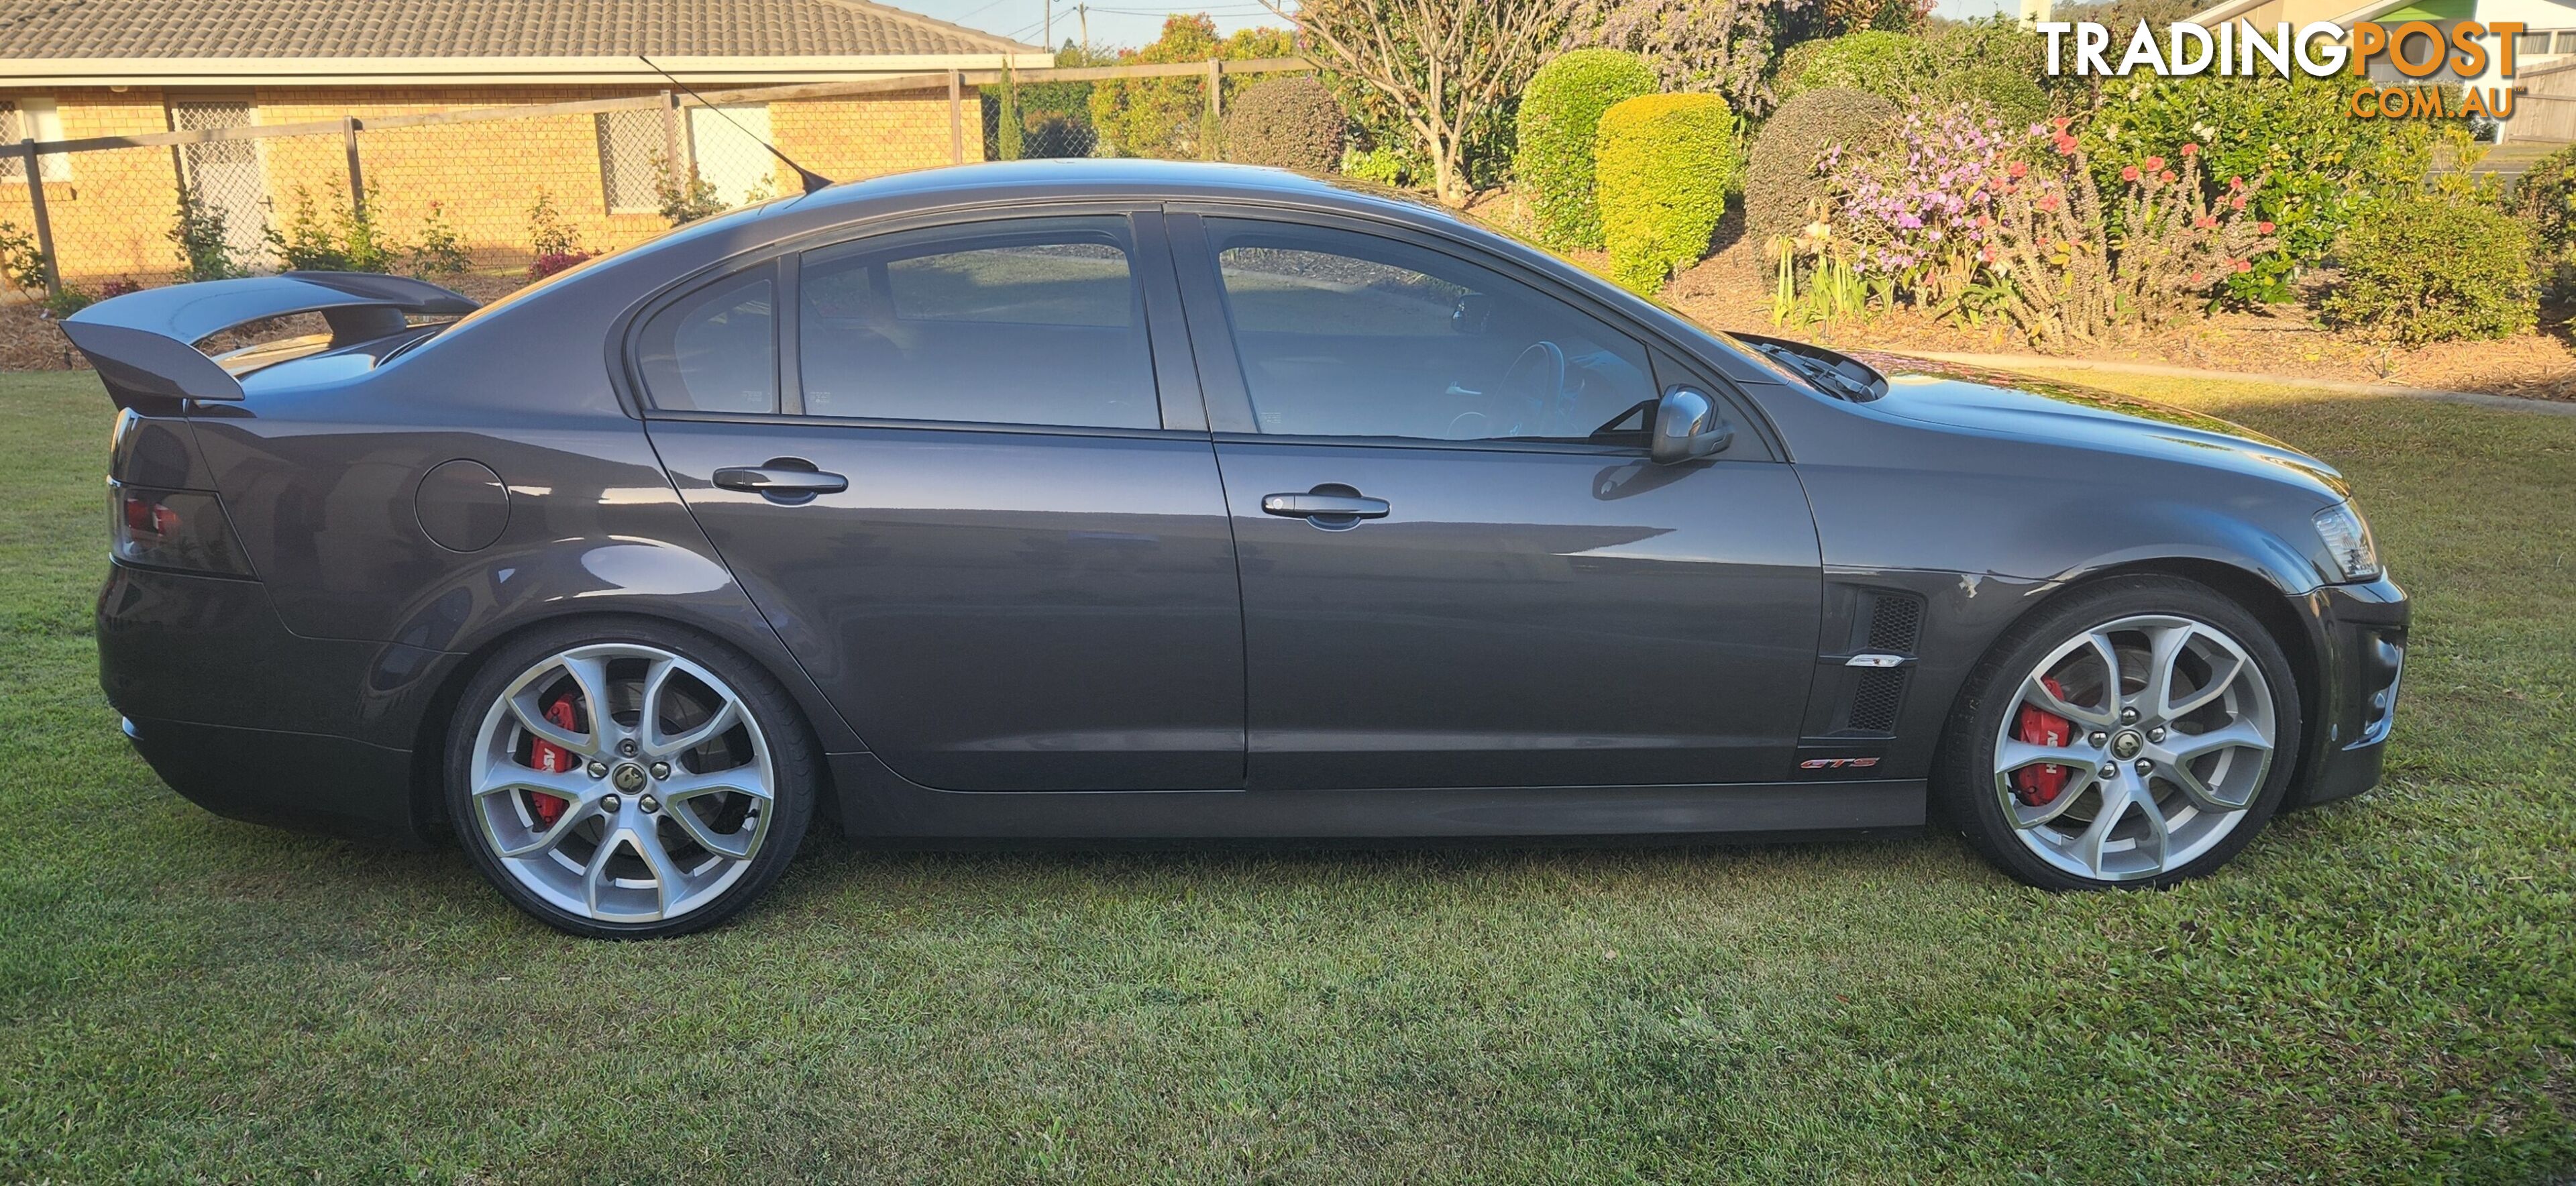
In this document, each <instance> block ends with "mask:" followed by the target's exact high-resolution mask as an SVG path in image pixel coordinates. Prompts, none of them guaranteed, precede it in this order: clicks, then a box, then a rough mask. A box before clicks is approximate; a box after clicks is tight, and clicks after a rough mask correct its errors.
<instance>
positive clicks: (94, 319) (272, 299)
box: [62, 272, 480, 407]
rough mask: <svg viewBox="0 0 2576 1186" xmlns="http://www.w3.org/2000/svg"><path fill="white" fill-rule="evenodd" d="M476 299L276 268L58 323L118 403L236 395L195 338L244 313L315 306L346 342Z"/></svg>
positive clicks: (404, 281)
mask: <svg viewBox="0 0 2576 1186" xmlns="http://www.w3.org/2000/svg"><path fill="white" fill-rule="evenodd" d="M479 307H480V306H479V305H477V304H476V303H475V301H474V299H473V298H471V297H468V296H466V295H464V294H462V293H457V292H450V291H448V290H447V289H444V288H440V287H439V286H437V285H435V284H431V283H429V282H428V281H425V280H413V279H410V278H408V277H403V276H379V275H376V274H374V273H370V272H283V273H280V274H278V275H275V276H252V277H247V278H244V279H240V280H208V281H204V282H202V283H198V284H174V285H171V286H169V287H167V288H147V289H145V290H143V291H141V292H135V293H128V294H126V295H124V296H121V297H112V298H110V299H108V300H104V301H100V302H99V303H97V304H95V305H91V306H90V307H88V308H86V309H83V310H81V311H80V312H78V313H74V314H72V315H71V316H70V317H68V318H65V319H64V320H63V323H62V326H63V333H64V334H65V335H66V336H68V337H70V338H71V340H72V345H74V346H78V347H80V352H81V353H82V354H85V355H88V356H89V363H90V365H91V366H92V367H95V368H97V370H98V377H99V379H100V380H101V381H102V382H104V383H106V384H107V390H108V394H109V395H111V396H114V397H115V398H116V402H117V404H118V406H120V407H122V406H124V405H125V404H126V403H127V402H128V401H129V400H131V399H134V398H136V397H151V396H158V397H162V398H167V399H225V400H237V399H240V398H242V385H241V380H239V379H236V378H234V377H233V376H232V374H231V373H230V372H228V371H226V370H224V368H223V366H222V365H221V364H219V363H217V362H216V361H215V360H214V359H212V358H209V357H207V356H206V355H205V353H203V352H202V351H199V350H198V349H197V347H196V343H197V341H198V340H199V339H202V338H204V337H206V336H207V335H208V334H213V333H218V332H221V331H223V330H227V329H231V328H232V327H234V326H236V325H241V324H244V323H246V322H252V321H262V320H265V319H267V318H271V317H285V316H288V315H290V314H294V313H320V314H321V315H322V319H323V320H324V321H327V322H329V323H330V325H331V344H332V345H333V346H347V345H353V344H355V343H358V342H367V341H373V340H375V339H377V338H381V337H384V336H385V335H387V334H392V333H399V332H401V330H402V328H403V325H404V317H405V315H407V314H418V315H421V316H428V317H461V316H463V315H465V314H467V313H471V312H473V311H474V310H475V309H477V308H479Z"/></svg>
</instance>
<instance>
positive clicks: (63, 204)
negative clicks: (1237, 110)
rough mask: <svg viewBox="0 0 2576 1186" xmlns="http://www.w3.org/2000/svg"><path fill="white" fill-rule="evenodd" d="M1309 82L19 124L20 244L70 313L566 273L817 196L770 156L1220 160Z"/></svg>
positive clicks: (1109, 73) (1248, 66)
mask: <svg viewBox="0 0 2576 1186" xmlns="http://www.w3.org/2000/svg"><path fill="white" fill-rule="evenodd" d="M1309 68H1310V67H1309V66H1308V65H1307V64H1306V63H1305V62H1304V61H1303V60H1300V59H1294V58H1272V59H1260V60H1253V61H1235V62H1191V63H1179V64H1168V65H1143V66H1109V67H1069V68H1053V69H1039V70H1020V71H1010V72H1006V71H1003V70H1000V69H994V70H951V71H944V72H939V73H925V74H910V75H899V76H892V77H885V78H875V79H867V80H861V81H850V82H829V83H811V84H803V85H795V86H777V87H763V88H753V89H737V90H728V91H720V92H709V93H706V94H704V95H702V96H701V95H692V94H688V93H685V92H673V91H660V92H652V93H644V94H636V93H632V92H627V93H617V92H612V91H607V90H594V91H588V92H574V93H578V94H580V95H581V97H579V98H573V99H560V98H559V99H557V100H556V101H552V102H541V103H537V102H518V103H509V102H507V100H508V99H511V98H535V97H539V96H545V95H552V96H560V95H563V94H565V93H566V92H565V91H564V90H562V89H561V88H556V89H552V90H540V89H538V88H532V87H522V88H517V89H515V90H514V91H512V92H510V93H509V94H506V95H496V94H493V93H490V92H474V93H472V94H470V95H468V94H464V93H462V92H460V93H459V94H458V95H457V96H455V97H453V98H451V99H450V100H448V101H441V100H440V99H439V97H438V96H437V95H435V94H431V95H427V96H424V95H422V94H421V93H420V92H418V91H406V92H402V95H403V97H402V98H399V99H389V100H388V101H387V102H384V103H380V104H379V103H373V102H371V101H370V97H369V96H368V95H367V94H366V93H365V92H356V93H354V94H353V92H351V91H349V90H345V89H343V90H336V91H333V92H330V93H329V95H328V96H327V100H326V99H323V98H317V99H316V100H315V101H314V102H312V103H298V102H296V101H294V100H293V99H291V98H290V99H288V100H286V101H283V102H281V101H279V99H278V97H277V96H276V95H275V94H273V93H265V94H263V95H262V96H260V98H261V100H263V101H262V102H260V103H259V104H258V105H256V106H255V105H254V103H253V102H252V99H251V97H250V96H248V95H243V96H240V97H238V98H225V97H222V96H187V97H182V96H172V97H171V98H170V100H169V101H168V102H167V103H166V104H165V105H163V106H162V107H161V108H160V109H159V110H154V111H147V113H146V114H147V116H148V117H149V118H151V120H152V121H153V123H155V124H158V125H159V127H157V128H148V129H138V130H132V131H126V132H123V133H121V134H115V135H91V136H82V137H76V138H62V139H53V140H39V139H37V138H36V137H35V128H36V126H37V125H35V124H34V123H33V122H32V121H31V120H30V119H28V118H24V117H22V116H21V115H20V113H18V112H16V111H15V110H13V109H10V108H9V106H8V104H7V103H5V102H0V223H12V224H15V225H16V226H19V227H23V228H28V229H30V230H31V231H32V236H33V238H34V239H35V241H36V247H37V250H38V251H39V252H40V253H41V255H42V256H43V263H44V269H43V272H44V281H45V288H46V291H47V293H48V294H52V293H59V292H61V291H62V288H63V285H64V284H65V282H66V280H69V281H72V282H75V283H79V284H82V285H84V286H87V287H93V288H94V287H96V286H97V285H100V284H103V283H112V282H115V281H118V280H127V281H133V282H138V283H150V282H159V281H163V280H168V279H186V278H189V277H191V276H202V275H207V274H213V273H220V272H222V271H223V270H225V269H235V270H243V271H265V270H271V269H276V268H280V267H287V266H308V267H309V266H315V265H316V264H317V263H320V264H324V265H329V264H338V265H340V266H348V267H359V268H368V269H377V270H392V271H410V272H419V273H427V274H432V275H436V274H440V273H447V272H454V271H457V270H459V269H464V268H472V269H477V270H490V269H495V268H503V267H507V268H519V267H523V266H525V265H526V264H527V263H528V262H529V261H530V260H531V259H532V258H534V257H535V256H536V255H538V254H540V253H542V252H545V251H565V250H569V251H578V252H598V251H605V250H613V249H615V248H618V247H623V246H627V245H630V244H632V243H634V242H638V241H641V240H643V239H645V238H649V237H651V236H652V235H654V234H658V233H660V232H661V231H662V230H664V229H667V228H668V227H670V226H672V225H676V224H677V223H680V222H684V221H688V220H691V219H693V218H697V217H703V216H705V215H707V214H710V213H714V212H716V211H719V210H722V209H726V208H730V207H735V206H740V205H743V204H745V203H747V202H755V201H759V200H762V199H765V198H769V197H773V196H777V195H780V194H785V193H791V192H794V191H795V190H796V188H797V187H798V180H797V178H796V176H795V173H794V171H793V170H792V169H790V168H788V167H787V166H786V165H784V164H782V163H781V162H780V161H779V160H778V158H777V157H776V156H774V155H773V154H772V153H771V152H770V151H769V149H768V148H767V147H766V146H765V143H768V144H776V145H777V146H778V147H779V149H780V150H781V151H783V152H785V153H786V154H787V155H788V156H790V157H792V158H794V159H795V160H796V161H797V162H798V163H799V164H801V165H803V166H805V167H806V168H809V169H812V170H813V171H815V172H817V173H820V174H822V175H824V176H828V177H832V178H835V179H838V180H854V179H858V178H862V177H869V176H875V175H878V174H883V173H889V172H896V171H901V170H905V169H914V168H922V167H927V166H935V165H945V164H952V163H965V162H972V161H982V160H994V159H1005V158H1012V157H1062V156H1093V155H1103V156H1107V155H1118V156H1213V155H1215V152H1216V145H1215V142H1214V140H1213V139H1212V138H1210V137H1208V136H1206V135H1204V134H1200V133H1199V132H1198V131H1196V130H1197V129H1202V128H1207V129H1212V128H1214V127H1215V126H1216V120H1217V117H1218V115H1219V114H1220V113H1221V111H1222V107H1223V104H1224V101H1225V96H1226V93H1227V92H1228V90H1230V89H1232V88H1235V87H1239V86H1242V85H1245V83H1247V82H1248V81H1249V77H1248V76H1255V75H1262V74H1269V73H1277V72H1282V71H1301V70H1306V69H1309ZM1097 87H1123V88H1130V90H1129V91H1124V92H1120V94H1121V95H1122V96H1124V98H1125V99H1132V100H1133V101H1134V102H1135V103H1150V104H1154V105H1157V106H1152V107H1151V108H1150V109H1149V110H1148V109H1142V108H1139V109H1136V110H1144V111H1145V115H1144V116H1143V117H1141V118H1140V117H1137V116H1136V115H1135V112H1134V111H1133V110H1130V107H1121V108H1120V110H1122V111H1125V112H1128V114H1127V115H1126V116H1122V120H1123V122H1122V123H1121V124H1120V125H1119V126H1120V127H1125V128H1129V129H1130V130H1129V131H1128V132H1127V134H1126V136H1125V138H1126V139H1127V140H1128V141H1129V142H1128V143H1124V144H1121V143H1119V139H1120V138H1119V137H1118V136H1116V135H1106V134H1103V131H1102V130H1101V129H1098V128H1095V126H1094V122H1093V118H1092V111H1091V107H1092V102H1091V98H1092V94H1091V93H1092V90H1093V89H1094V88H1097ZM388 93H389V94H391V93H392V92H388ZM496 98H498V99H501V100H503V101H502V102H495V101H494V100H495V99H496ZM1122 101H1124V100H1122ZM326 102H327V105H326ZM1130 106H1132V104H1131V105H1130ZM1006 119H1007V122H1006ZM1157 120H1160V121H1161V123H1162V124H1169V125H1170V126H1171V127H1172V128H1173V129H1175V132H1174V134H1168V135H1167V134H1162V133H1161V132H1160V130H1159V129H1160V127H1161V124H1158V123H1157ZM93 122H94V121H93ZM126 126H128V127H131V126H132V125H130V124H129V125H126ZM1137 128H1142V129H1144V131H1142V132H1138V131H1136V130H1134V129H1137ZM12 140H14V141H15V143H9V141H12Z"/></svg>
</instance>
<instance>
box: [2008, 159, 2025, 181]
mask: <svg viewBox="0 0 2576 1186" xmlns="http://www.w3.org/2000/svg"><path fill="white" fill-rule="evenodd" d="M2006 172H2008V173H2011V174H2012V176H2013V179H2014V180H2016V181H2018V180H2020V179H2021V178H2022V177H2023V176H2024V175H2025V174H2028V173H2029V172H2030V162H2029V161H2014V162H2013V163H2012V168H2010V169H2008V170H2006Z"/></svg>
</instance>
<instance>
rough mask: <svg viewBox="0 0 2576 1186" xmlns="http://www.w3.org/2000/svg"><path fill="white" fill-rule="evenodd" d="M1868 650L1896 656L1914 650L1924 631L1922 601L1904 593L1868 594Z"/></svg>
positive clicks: (1909, 653) (1910, 652) (1908, 653)
mask: <svg viewBox="0 0 2576 1186" xmlns="http://www.w3.org/2000/svg"><path fill="white" fill-rule="evenodd" d="M1869 601H1870V607H1869V649H1871V650H1873V651H1885V652H1889V653H1892V654H1898V655H1911V654H1913V653H1914V641H1915V638H1916V637H1917V636H1918V635H1920V634H1922V633H1923V600H1922V599H1921V598H1919V597H1915V596H1912V595H1910V594H1905V593H1887V592H1878V593H1872V594H1870V598H1869Z"/></svg>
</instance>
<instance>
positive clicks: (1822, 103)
mask: <svg viewBox="0 0 2576 1186" xmlns="http://www.w3.org/2000/svg"><path fill="white" fill-rule="evenodd" d="M1903 118H1904V117H1903V116H1901V115H1899V114H1898V113H1897V110H1896V105H1895V104H1893V103H1890V102H1888V101H1887V100H1885V99H1882V98H1879V97H1878V96H1876V95H1873V94H1870V93H1869V92H1867V91H1855V90H1850V89H1847V88H1844V87H1825V88H1823V89H1821V90H1813V91H1808V92H1806V93H1804V94H1801V95H1799V96H1798V97H1796V98H1794V99H1791V100H1789V101H1788V102H1786V103H1783V104H1781V105H1780V109H1779V110H1778V111H1775V112H1772V113H1771V118H1770V120H1769V121H1768V122H1765V123H1764V124H1763V125H1762V134H1761V135H1759V136H1756V137H1754V139H1753V148H1752V150H1751V151H1750V152H1748V153H1746V154H1745V160H1744V233H1745V234H1747V235H1749V236H1751V237H1752V238H1753V240H1754V241H1755V242H1757V243H1758V242H1763V241H1766V240H1768V239H1770V238H1771V237H1772V236H1775V235H1795V234H1797V233H1798V230H1799V228H1801V227H1803V226H1805V225H1807V220H1808V219H1809V218H1810V217H1812V215H1811V214H1810V213H1809V209H1810V207H1811V206H1812V205H1813V204H1814V203H1815V201H1816V200H1817V199H1819V198H1822V197H1824V196H1825V195H1826V193H1827V192H1828V191H1827V188H1826V185H1825V178H1824V176H1823V174H1822V173H1820V172H1819V171H1818V170H1817V168H1816V161H1817V158H1819V157H1822V156H1823V155H1824V154H1825V153H1826V152H1828V151H1830V150H1831V149H1833V148H1834V147H1835V146H1836V145H1840V146H1841V147H1842V150H1843V151H1842V155H1843V156H1845V157H1863V156H1867V155H1869V154H1870V153H1873V152H1875V151H1877V150H1878V148H1879V146H1881V145H1883V144H1887V143H1890V142H1891V141H1893V140H1894V139H1895V137H1896V126H1897V124H1898V123H1899V122H1901V121H1902V119H1903Z"/></svg>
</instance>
